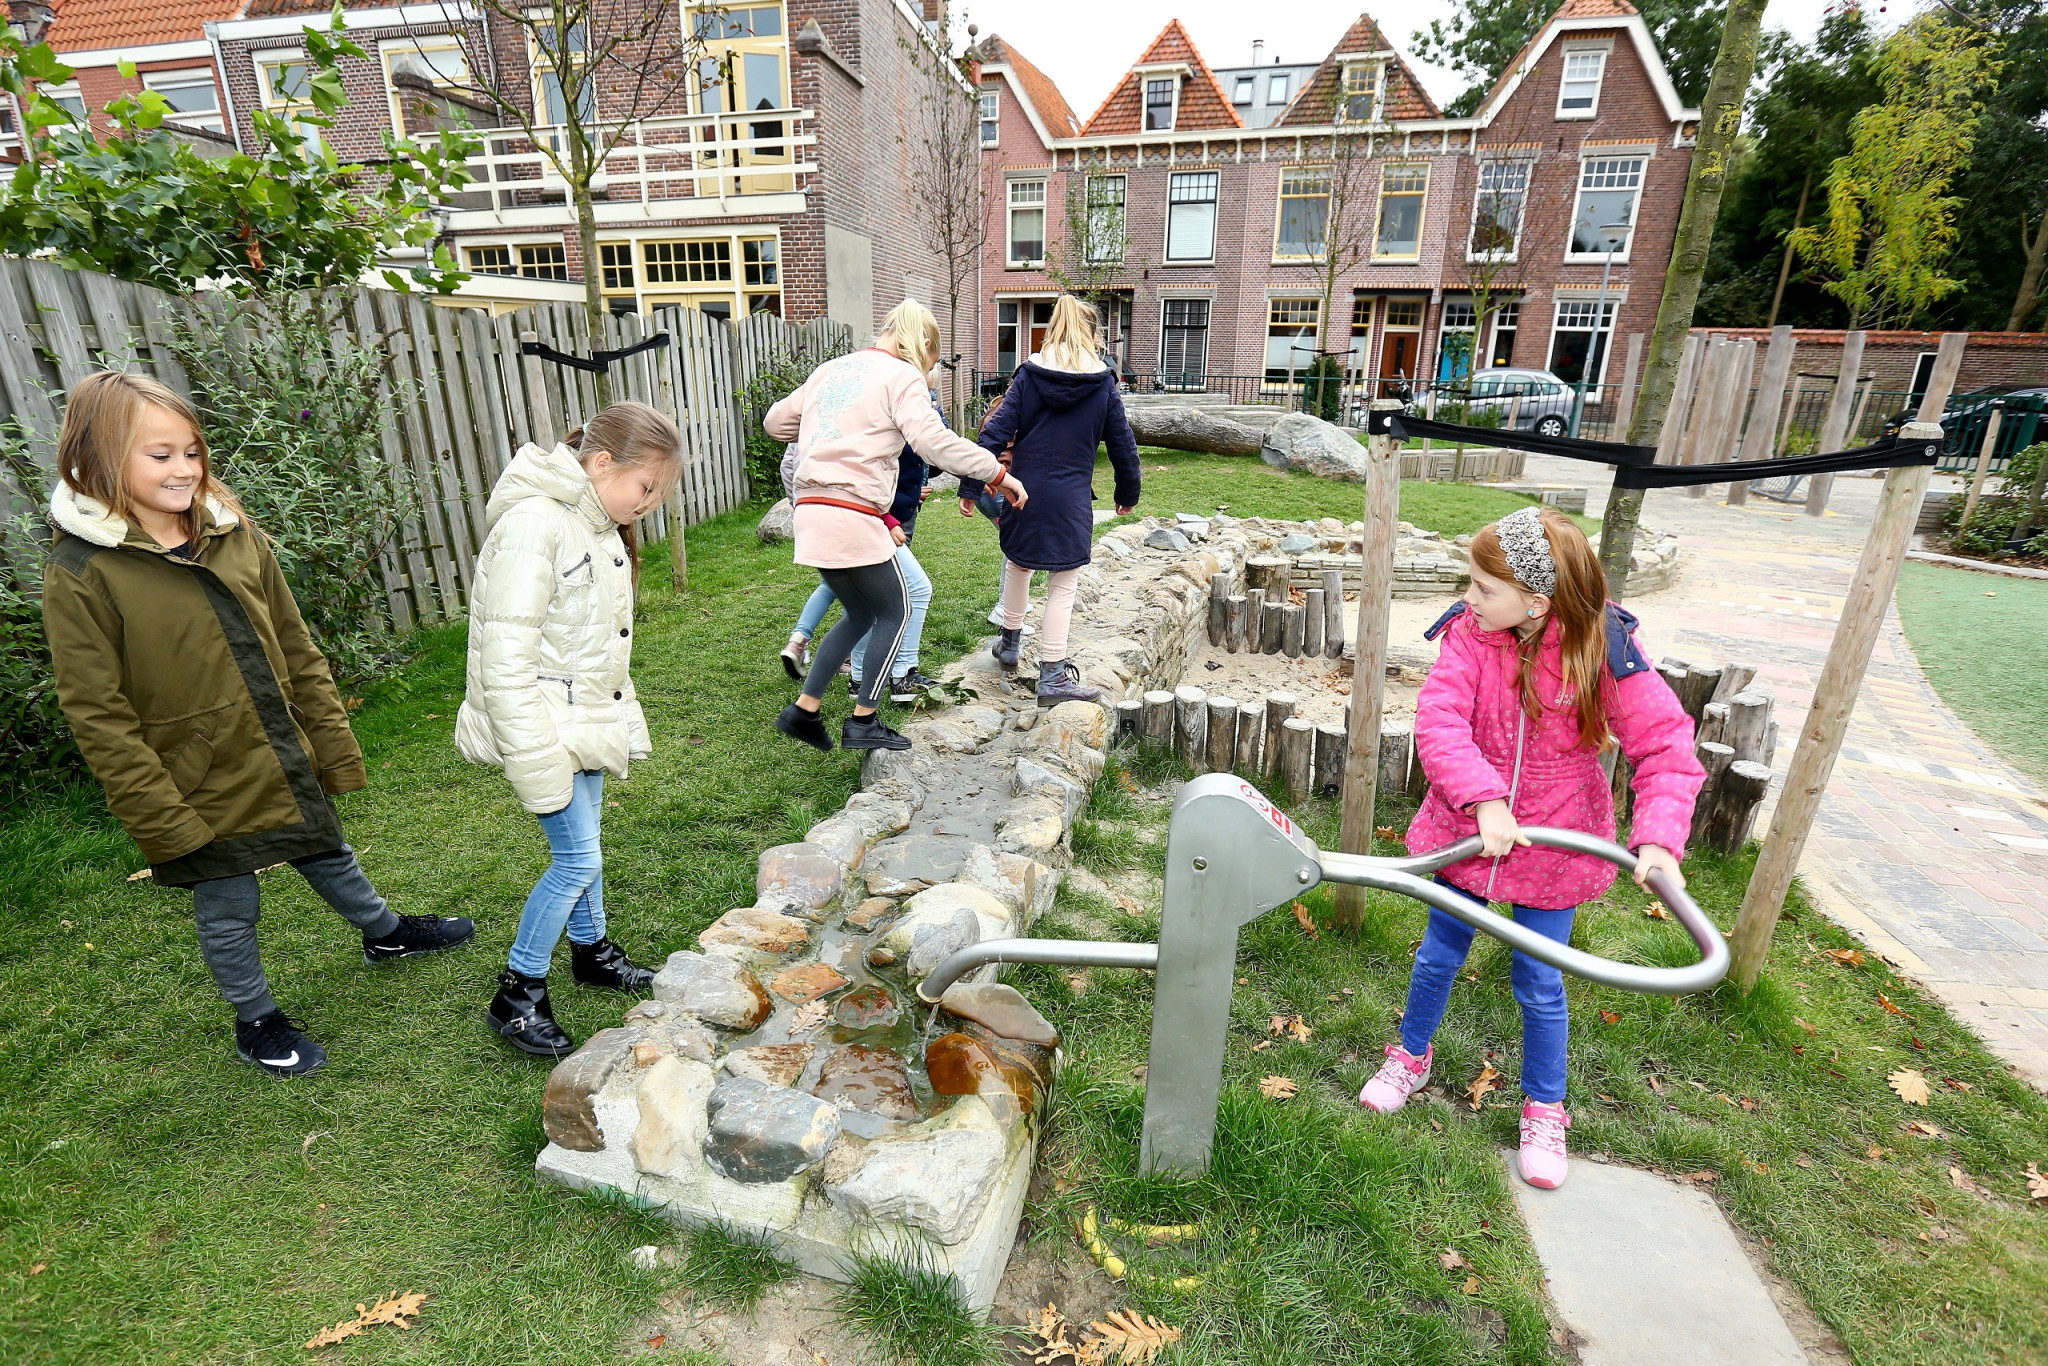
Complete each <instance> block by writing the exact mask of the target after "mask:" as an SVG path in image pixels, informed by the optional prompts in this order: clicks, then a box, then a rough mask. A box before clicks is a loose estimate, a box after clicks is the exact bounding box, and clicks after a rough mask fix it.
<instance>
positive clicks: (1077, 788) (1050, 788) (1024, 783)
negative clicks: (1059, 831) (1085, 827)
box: [1015, 759, 1088, 824]
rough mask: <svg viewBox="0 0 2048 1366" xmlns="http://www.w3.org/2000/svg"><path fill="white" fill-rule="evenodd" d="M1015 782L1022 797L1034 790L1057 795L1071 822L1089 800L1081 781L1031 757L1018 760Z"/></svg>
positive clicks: (1068, 820) (1067, 818)
mask: <svg viewBox="0 0 2048 1366" xmlns="http://www.w3.org/2000/svg"><path fill="white" fill-rule="evenodd" d="M1015 782H1016V792H1017V795H1018V796H1020V797H1024V796H1029V795H1030V794H1032V793H1034V792H1043V793H1047V794H1049V795H1051V796H1053V797H1057V798H1058V799H1059V800H1060V802H1061V803H1062V804H1063V805H1064V806H1065V807H1066V818H1065V819H1066V821H1067V822H1068V823H1069V824H1071V823H1072V822H1073V819H1074V813H1075V812H1077V811H1079V810H1080V809H1081V804H1082V803H1083V802H1085V801H1087V800H1088V793H1087V791H1086V790H1085V789H1083V788H1082V786H1081V785H1080V784H1079V783H1077V782H1075V781H1074V780H1073V779H1071V778H1068V777H1066V776H1065V775H1063V774H1059V773H1055V772H1053V771H1052V770H1051V769H1049V768H1047V767H1045V765H1043V764H1035V763H1033V762H1031V760H1029V759H1019V760H1017V768H1016V777H1015Z"/></svg>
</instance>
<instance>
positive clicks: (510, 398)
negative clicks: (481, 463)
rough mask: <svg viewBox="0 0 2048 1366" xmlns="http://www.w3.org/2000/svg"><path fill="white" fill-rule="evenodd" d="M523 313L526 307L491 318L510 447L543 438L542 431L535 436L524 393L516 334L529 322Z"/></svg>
mask: <svg viewBox="0 0 2048 1366" xmlns="http://www.w3.org/2000/svg"><path fill="white" fill-rule="evenodd" d="M525 313H526V310H525V309H520V310H518V311H516V312H512V313H502V314H500V315H498V316H497V317H495V318H493V319H491V336H492V339H493V340H494V341H495V342H496V343H497V346H496V348H495V350H494V351H493V353H492V360H493V361H494V363H495V366H496V369H497V371H498V379H499V382H500V383H501V384H503V385H504V388H505V417H506V420H507V421H509V422H510V423H511V424H512V433H511V435H512V450H517V449H518V448H519V447H521V446H525V445H531V444H537V443H539V442H541V441H543V440H545V439H546V438H545V435H544V434H543V435H542V436H536V435H534V431H533V406H532V404H531V403H530V402H529V401H528V399H527V396H526V368H525V366H523V365H522V364H521V363H520V357H519V333H520V331H521V330H522V329H524V328H526V327H528V326H529V325H530V320H528V319H527V318H526V317H525ZM505 458H506V459H508V460H509V459H511V458H512V451H507V452H506V453H505Z"/></svg>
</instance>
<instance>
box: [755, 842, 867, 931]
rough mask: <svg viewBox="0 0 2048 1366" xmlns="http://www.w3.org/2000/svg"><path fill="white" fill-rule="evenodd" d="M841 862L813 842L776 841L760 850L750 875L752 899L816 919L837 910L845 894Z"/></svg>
mask: <svg viewBox="0 0 2048 1366" xmlns="http://www.w3.org/2000/svg"><path fill="white" fill-rule="evenodd" d="M846 879H847V869H846V865H845V864H844V863H841V862H840V861H839V860H838V859H836V858H834V857H832V856H831V855H830V854H828V853H826V852H825V850H824V849H822V848H820V847H819V846H817V845H815V844H778V845H776V846H775V847H774V848H772V849H767V850H764V851H762V854H761V862H760V867H759V869H758V870H757V871H756V873H755V874H754V902H755V904H756V905H758V906H760V907H762V908H764V909H767V910H772V911H783V912H787V913H789V914H792V915H801V916H804V917H805V918H807V919H811V920H816V919H818V918H819V917H820V916H821V915H822V914H824V913H826V912H828V911H835V910H837V909H839V906H840V902H841V900H842V899H843V898H844V896H845V893H846Z"/></svg>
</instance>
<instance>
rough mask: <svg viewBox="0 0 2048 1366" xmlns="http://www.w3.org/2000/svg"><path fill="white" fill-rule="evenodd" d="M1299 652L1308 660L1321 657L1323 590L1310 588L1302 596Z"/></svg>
mask: <svg viewBox="0 0 2048 1366" xmlns="http://www.w3.org/2000/svg"><path fill="white" fill-rule="evenodd" d="M1301 597H1302V609H1301V652H1302V654H1303V655H1305V656H1307V657H1308V658H1310V659H1321V658H1322V657H1323V625H1324V621H1323V590H1322V589H1320V588H1310V589H1307V590H1305V591H1304V592H1303V593H1302V595H1301Z"/></svg>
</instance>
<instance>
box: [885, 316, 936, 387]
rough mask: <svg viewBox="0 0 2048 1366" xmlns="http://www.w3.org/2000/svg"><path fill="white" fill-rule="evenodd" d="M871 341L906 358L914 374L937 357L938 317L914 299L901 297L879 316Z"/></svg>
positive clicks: (898, 356) (928, 366)
mask: <svg viewBox="0 0 2048 1366" xmlns="http://www.w3.org/2000/svg"><path fill="white" fill-rule="evenodd" d="M875 345H876V347H877V348H879V349H881V350H883V351H887V352H888V353H889V354H890V355H892V356H894V357H896V359H898V360H901V361H908V362H909V363H910V364H911V365H913V366H915V367H916V369H917V373H918V374H920V375H922V374H925V373H927V372H929V371H930V370H931V368H932V365H933V363H934V362H936V361H937V360H938V358H939V320H938V319H937V318H934V317H933V316H932V311H931V310H930V309H929V308H926V307H925V306H924V305H923V304H921V303H919V302H918V301H917V300H915V299H905V300H904V301H903V302H902V303H900V304H898V305H896V307H894V308H892V309H890V310H889V316H888V317H886V318H884V319H882V330H881V331H880V332H878V333H876V334H875Z"/></svg>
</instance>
